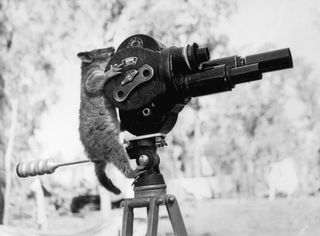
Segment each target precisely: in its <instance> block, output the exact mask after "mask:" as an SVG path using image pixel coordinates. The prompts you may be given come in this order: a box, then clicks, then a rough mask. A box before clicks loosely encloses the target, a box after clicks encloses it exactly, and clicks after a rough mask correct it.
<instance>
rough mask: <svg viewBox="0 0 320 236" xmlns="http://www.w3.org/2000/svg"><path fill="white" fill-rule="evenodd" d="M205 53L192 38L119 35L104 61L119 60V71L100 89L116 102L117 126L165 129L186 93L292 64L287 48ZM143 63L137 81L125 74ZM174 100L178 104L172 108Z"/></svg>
mask: <svg viewBox="0 0 320 236" xmlns="http://www.w3.org/2000/svg"><path fill="white" fill-rule="evenodd" d="M209 59H210V55H209V49H208V48H206V47H205V48H199V47H198V45H197V44H196V43H194V44H192V45H187V46H185V47H165V46H164V45H163V44H161V43H160V42H158V41H157V40H155V39H153V38H152V37H150V36H147V35H141V34H139V35H133V36H130V37H129V38H127V39H126V40H124V42H123V43H122V44H121V45H120V47H119V48H118V50H117V52H116V53H115V55H114V57H113V58H112V59H111V61H110V63H109V64H119V63H123V64H124V73H123V74H122V75H119V76H117V77H115V78H112V79H111V80H110V81H109V82H108V83H107V85H106V90H105V94H106V97H107V98H108V100H109V101H110V102H111V103H113V105H115V106H116V107H118V108H119V114H120V119H121V123H122V127H123V128H124V129H126V130H127V131H129V132H130V133H133V134H135V135H144V134H148V133H158V132H162V133H168V132H169V131H170V130H171V129H172V128H173V127H174V125H175V123H176V121H177V118H178V114H179V112H180V111H181V110H182V108H183V107H184V105H185V103H184V101H185V100H186V99H190V97H197V96H203V95H209V94H214V93H220V92H226V91H230V90H232V89H233V88H234V87H235V85H236V84H239V83H244V82H250V81H254V80H258V79H261V78H262V73H264V72H270V71H275V70H281V69H286V68H292V66H293V63H292V57H291V53H290V50H289V49H288V48H285V49H280V50H274V51H269V52H264V53H258V54H253V55H249V56H246V57H239V56H231V57H224V58H218V59H214V60H209ZM143 65H149V66H151V67H152V69H153V71H154V74H153V76H152V78H151V79H150V80H148V81H143V83H140V81H134V80H128V78H125V75H127V77H128V75H130V73H131V72H132V70H136V71H139V69H140V68H141V67H142V66H143ZM135 76H136V77H137V78H138V76H139V75H135ZM129 77H130V76H129ZM130 83H132V84H130ZM127 87H128V89H127ZM129 87H130V89H129ZM117 91H120V95H122V93H121V91H128V92H127V93H126V96H125V95H124V96H123V99H119V97H118V98H117V97H115V94H117V93H115V92H117ZM177 105H178V107H180V109H176V108H177ZM144 111H147V112H144Z"/></svg>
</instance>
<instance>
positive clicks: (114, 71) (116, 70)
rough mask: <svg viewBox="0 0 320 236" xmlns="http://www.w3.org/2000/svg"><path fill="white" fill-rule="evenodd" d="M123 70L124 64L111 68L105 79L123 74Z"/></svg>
mask: <svg viewBox="0 0 320 236" xmlns="http://www.w3.org/2000/svg"><path fill="white" fill-rule="evenodd" d="M122 68H123V64H119V65H118V64H114V65H111V66H110V69H109V70H108V71H106V72H105V77H106V78H107V79H108V78H112V77H114V76H116V75H118V74H121V72H122Z"/></svg>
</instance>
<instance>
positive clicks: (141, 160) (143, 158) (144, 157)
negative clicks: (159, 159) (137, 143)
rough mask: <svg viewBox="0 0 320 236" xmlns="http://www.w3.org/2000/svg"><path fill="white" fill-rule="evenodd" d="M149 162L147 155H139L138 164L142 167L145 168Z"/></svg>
mask: <svg viewBox="0 0 320 236" xmlns="http://www.w3.org/2000/svg"><path fill="white" fill-rule="evenodd" d="M148 162H149V157H148V156H147V155H141V156H140V157H139V163H140V164H141V165H143V166H146V165H147V164H148Z"/></svg>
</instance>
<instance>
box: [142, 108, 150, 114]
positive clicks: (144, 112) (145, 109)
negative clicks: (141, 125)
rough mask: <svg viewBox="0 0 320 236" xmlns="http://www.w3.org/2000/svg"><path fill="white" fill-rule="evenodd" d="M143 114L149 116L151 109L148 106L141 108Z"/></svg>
mask: <svg viewBox="0 0 320 236" xmlns="http://www.w3.org/2000/svg"><path fill="white" fill-rule="evenodd" d="M142 114H143V116H150V115H151V109H150V108H144V109H143V110H142Z"/></svg>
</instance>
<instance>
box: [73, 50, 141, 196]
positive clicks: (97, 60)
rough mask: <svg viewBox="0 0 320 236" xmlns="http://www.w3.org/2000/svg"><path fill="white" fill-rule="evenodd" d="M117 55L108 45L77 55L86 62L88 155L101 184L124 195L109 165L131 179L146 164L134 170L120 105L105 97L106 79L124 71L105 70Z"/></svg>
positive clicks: (83, 115) (83, 112)
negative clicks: (122, 134) (122, 129)
mask: <svg viewBox="0 0 320 236" xmlns="http://www.w3.org/2000/svg"><path fill="white" fill-rule="evenodd" d="M113 54H114V48H113V47H108V48H104V49H95V50H92V51H89V52H80V53H78V55H77V56H78V57H79V58H80V59H81V61H82V63H81V100H80V124H79V133H80V140H81V142H82V144H83V146H84V149H85V152H86V154H87V156H88V158H89V159H90V160H92V161H93V162H94V165H95V173H96V176H97V178H98V180H99V182H100V184H101V185H102V186H104V187H105V188H106V189H107V190H109V191H111V192H113V193H115V194H120V193H121V191H120V189H118V188H117V187H116V186H115V185H114V184H113V183H112V181H111V180H110V179H109V178H108V177H107V175H106V173H105V167H106V165H107V164H108V163H112V164H114V165H115V166H116V167H117V168H118V169H119V170H120V171H121V172H122V173H123V174H124V175H125V176H126V177H128V178H136V177H138V176H139V175H140V174H141V173H142V167H140V166H138V167H137V168H136V169H135V170H132V169H131V167H130V164H129V160H128V154H127V152H126V150H125V149H124V147H123V145H122V144H121V143H120V141H119V133H120V127H119V126H120V125H119V123H120V122H119V121H118V119H117V113H116V108H115V107H114V106H113V105H112V104H111V103H110V102H109V101H108V99H107V98H106V97H105V96H104V86H105V84H106V82H107V81H108V80H109V79H111V78H112V77H114V76H116V75H118V74H120V73H121V70H122V66H121V65H111V66H110V69H109V70H108V71H105V69H106V67H107V65H108V62H109V61H110V59H111V58H112V56H113Z"/></svg>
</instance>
